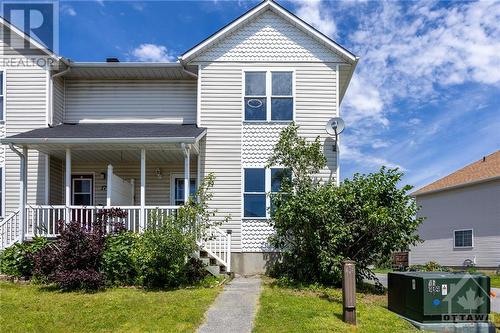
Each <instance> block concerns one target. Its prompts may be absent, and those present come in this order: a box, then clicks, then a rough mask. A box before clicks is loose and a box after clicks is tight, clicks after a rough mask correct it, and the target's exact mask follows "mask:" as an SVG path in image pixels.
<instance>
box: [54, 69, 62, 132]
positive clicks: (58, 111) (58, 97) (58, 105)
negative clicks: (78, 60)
mask: <svg viewBox="0 0 500 333" xmlns="http://www.w3.org/2000/svg"><path fill="white" fill-rule="evenodd" d="M52 89H53V95H52V96H53V100H52V105H53V114H52V123H53V124H54V125H57V124H60V123H62V122H63V121H64V79H63V78H61V77H55V78H54V79H53V85H52Z"/></svg>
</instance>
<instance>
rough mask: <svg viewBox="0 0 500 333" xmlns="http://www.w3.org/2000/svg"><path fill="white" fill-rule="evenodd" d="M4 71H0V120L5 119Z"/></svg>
mask: <svg viewBox="0 0 500 333" xmlns="http://www.w3.org/2000/svg"><path fill="white" fill-rule="evenodd" d="M4 81H5V73H4V71H0V121H2V120H4V119H5V115H4V111H5V110H4V101H5V82H4Z"/></svg>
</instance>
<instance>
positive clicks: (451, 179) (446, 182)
mask: <svg viewBox="0 0 500 333" xmlns="http://www.w3.org/2000/svg"><path fill="white" fill-rule="evenodd" d="M495 177H500V150H498V151H496V152H494V153H492V154H490V155H488V156H485V157H483V158H482V159H480V160H479V161H476V162H474V163H472V164H469V165H467V166H465V167H463V168H462V169H460V170H457V171H455V172H453V173H452V174H449V175H448V176H446V177H443V178H441V179H439V180H436V181H435V182H433V183H431V184H429V185H426V186H424V187H422V188H421V189H419V190H418V191H415V192H413V195H421V194H424V193H428V192H434V191H439V190H444V189H446V188H449V187H455V186H459V185H465V184H468V183H475V182H478V181H481V180H486V179H489V178H495Z"/></svg>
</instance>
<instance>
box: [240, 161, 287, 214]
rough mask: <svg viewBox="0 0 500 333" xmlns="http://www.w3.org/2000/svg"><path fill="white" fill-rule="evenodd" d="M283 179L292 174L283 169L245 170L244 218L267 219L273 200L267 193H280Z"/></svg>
mask: <svg viewBox="0 0 500 333" xmlns="http://www.w3.org/2000/svg"><path fill="white" fill-rule="evenodd" d="M283 177H290V172H289V170H287V169H282V168H272V169H264V168H249V169H245V170H244V192H243V216H244V217H250V218H251V217H256V218H265V217H267V216H268V215H267V211H268V209H267V208H269V207H270V206H271V200H270V198H269V196H267V195H266V193H269V192H271V193H276V192H279V190H280V188H281V182H282V181H283V179H284V178H283Z"/></svg>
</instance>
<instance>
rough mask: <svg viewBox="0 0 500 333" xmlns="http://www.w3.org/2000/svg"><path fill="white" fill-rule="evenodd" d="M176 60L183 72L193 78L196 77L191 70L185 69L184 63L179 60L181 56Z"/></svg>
mask: <svg viewBox="0 0 500 333" xmlns="http://www.w3.org/2000/svg"><path fill="white" fill-rule="evenodd" d="M178 60H179V64H181V66H182V71H183V72H184V73H186V74H187V75H189V76H191V77H192V78H194V79H197V78H198V75H196V74H194V73H193V72H190V71H188V70H187V68H186V64H184V62H183V61H182V60H181V57H179V58H178Z"/></svg>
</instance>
